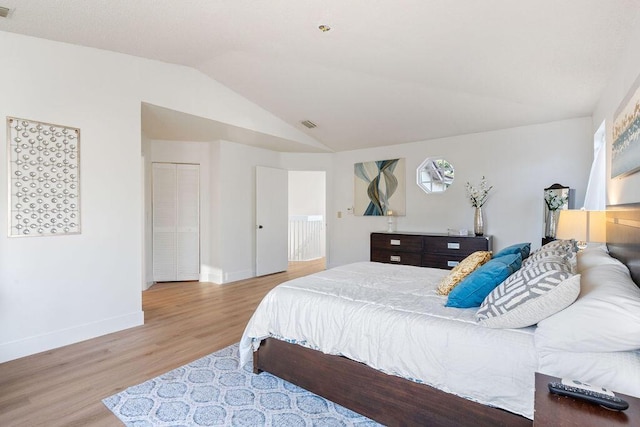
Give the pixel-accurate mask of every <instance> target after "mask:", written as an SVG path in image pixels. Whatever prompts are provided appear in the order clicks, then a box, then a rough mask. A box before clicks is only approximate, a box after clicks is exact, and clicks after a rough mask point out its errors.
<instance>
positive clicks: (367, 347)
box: [240, 262, 537, 419]
mask: <svg viewBox="0 0 640 427" xmlns="http://www.w3.org/2000/svg"><path fill="white" fill-rule="evenodd" d="M446 274H447V271H446V270H439V269H431V268H419V267H410V266H400V265H391V264H380V263H369V262H363V263H356V264H350V265H346V266H342V267H337V268H334V269H331V270H326V271H323V272H321V273H317V274H313V275H311V276H307V277H303V278H299V279H295V280H292V281H290V282H287V283H283V284H281V285H279V286H278V287H276V288H275V289H273V290H272V291H271V292H270V293H269V294H268V295H267V296H265V298H264V300H263V301H262V302H261V303H260V305H259V307H258V308H257V310H256V312H255V313H254V315H253V317H252V318H251V320H250V321H249V324H248V325H247V328H246V330H245V332H244V335H243V337H242V340H241V341H240V356H241V363H242V364H244V363H247V362H248V361H250V360H251V355H252V352H253V351H254V350H255V349H257V346H258V345H259V343H260V340H262V339H263V338H266V337H269V336H273V337H276V338H280V339H284V340H286V341H291V342H296V343H298V344H301V345H304V346H307V347H310V348H313V349H316V350H320V351H322V352H324V353H329V354H338V355H343V356H346V357H348V358H350V359H353V360H356V361H359V362H363V363H366V364H367V365H369V366H371V367H373V368H376V369H378V370H381V371H383V372H386V373H389V374H393V375H397V376H401V377H404V378H408V379H412V380H414V381H418V382H423V383H426V384H429V385H431V386H433V387H436V388H438V389H440V390H443V391H446V392H450V393H453V394H456V395H458V396H462V397H465V398H468V399H471V400H474V401H477V402H480V403H482V404H486V405H491V406H496V407H499V408H503V409H506V410H508V411H511V412H514V413H517V414H521V415H524V416H525V417H527V418H531V419H532V418H533V396H534V372H535V370H536V367H537V357H536V353H535V350H534V342H533V331H534V328H524V329H517V330H516V329H506V330H504V329H503V330H497V329H489V328H484V327H482V326H479V325H478V324H477V323H476V321H475V312H476V310H475V309H457V308H448V307H445V306H444V303H445V302H446V297H442V296H439V295H437V294H436V292H435V289H436V287H437V284H438V282H439V281H440V279H441V278H442V277H443V276H445V275H446Z"/></svg>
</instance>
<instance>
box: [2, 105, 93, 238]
mask: <svg viewBox="0 0 640 427" xmlns="http://www.w3.org/2000/svg"><path fill="white" fill-rule="evenodd" d="M7 151H8V153H7V161H8V163H9V164H8V167H7V171H8V173H9V177H8V180H7V182H8V186H9V188H8V191H7V194H8V198H9V203H8V210H9V221H8V228H9V229H8V235H9V237H32V236H59V235H69V234H80V129H78V128H74V127H71V126H64V125H57V124H52V123H46V122H41V121H37V120H30V119H22V118H18V117H7Z"/></svg>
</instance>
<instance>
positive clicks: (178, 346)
mask: <svg viewBox="0 0 640 427" xmlns="http://www.w3.org/2000/svg"><path fill="white" fill-rule="evenodd" d="M324 265H325V263H324V259H321V260H317V261H309V262H292V263H290V264H289V271H287V272H284V273H278V274H273V275H269V276H263V277H258V278H255V279H249V280H243V281H239V282H235V283H232V284H228V285H224V286H220V285H215V284H211V283H197V282H186V283H161V284H156V285H154V286H152V287H151V289H149V290H148V291H145V292H143V296H142V306H143V310H144V317H145V324H144V325H143V326H139V327H136V328H131V329H128V330H125V331H121V332H116V333H113V334H109V335H106V336H103V337H99V338H94V339H91V340H88V341H84V342H81V343H78V344H73V345H69V346H66V347H62V348H58V349H55V350H51V351H47V352H44V353H40V354H36V355H34V356H29V357H25V358H22V359H18V360H14V361H11V362H7V363H3V364H0V426H30V427H31V426H118V425H122V424H121V423H120V422H119V420H118V419H117V418H116V417H115V416H114V415H113V414H112V413H111V412H110V411H109V410H108V409H107V408H106V407H105V406H104V405H103V404H102V399H104V398H105V397H107V396H110V395H112V394H115V393H117V392H119V391H121V390H123V389H125V388H127V387H129V386H132V385H135V384H139V383H141V382H144V381H146V380H148V379H150V378H153V377H156V376H158V375H160V374H162V373H164V372H167V371H170V370H171V369H174V368H177V367H179V366H182V365H184V364H186V363H189V362H191V361H193V360H195V359H198V358H200V357H203V356H205V355H207V354H209V353H212V352H214V351H216V350H219V349H221V348H224V347H226V346H228V345H231V344H233V343H235V342H238V341H239V340H240V336H241V335H242V332H243V331H244V327H245V325H246V324H247V322H248V320H249V318H250V317H251V314H252V313H253V311H254V310H255V308H256V306H257V305H258V303H259V302H260V300H261V299H262V297H263V296H264V295H265V294H266V293H267V292H268V291H269V290H271V289H272V288H273V287H275V286H276V285H278V284H280V283H282V282H284V281H286V280H289V279H292V278H295V277H300V276H305V275H307V274H310V273H313V272H316V271H320V270H323V269H324Z"/></svg>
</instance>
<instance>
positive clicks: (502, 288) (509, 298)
mask: <svg viewBox="0 0 640 427" xmlns="http://www.w3.org/2000/svg"><path fill="white" fill-rule="evenodd" d="M558 258H559V259H560V260H562V258H560V257H558ZM551 260H552V257H550V258H547V259H543V260H541V261H539V262H537V263H535V264H532V265H529V266H528V267H526V268H523V269H520V270H518V271H517V272H515V273H514V274H512V275H511V276H510V277H509V278H507V279H506V280H505V281H504V282H502V283H501V284H500V285H498V287H496V288H495V289H494V290H493V291H491V293H490V294H489V295H488V296H487V297H486V298H485V299H484V301H483V302H482V305H481V306H480V309H479V310H478V312H477V315H476V317H477V319H478V322H479V323H480V324H481V325H482V326H486V327H489V328H524V327H526V326H531V325H535V324H536V323H538V322H539V321H541V320H542V319H546V318H547V317H549V316H551V315H552V314H555V313H557V312H558V311H560V310H562V309H563V308H565V307H567V306H568V305H569V304H571V303H572V302H574V301H575V300H576V298H577V297H578V294H579V293H580V276H579V275H575V276H574V275H573V274H571V272H570V271H569V268H568V266H567V262H566V261H564V260H562V262H554V261H551Z"/></svg>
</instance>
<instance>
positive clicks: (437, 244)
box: [424, 236, 490, 258]
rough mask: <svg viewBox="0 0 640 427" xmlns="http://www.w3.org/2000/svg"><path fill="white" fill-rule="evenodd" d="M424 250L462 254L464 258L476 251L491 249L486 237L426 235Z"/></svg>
mask: <svg viewBox="0 0 640 427" xmlns="http://www.w3.org/2000/svg"><path fill="white" fill-rule="evenodd" d="M424 250H425V252H428V253H439V254H451V255H453V254H460V256H462V258H464V257H465V256H467V255H469V254H471V253H473V252H475V251H487V250H490V246H489V242H488V240H487V239H486V238H484V237H455V236H424Z"/></svg>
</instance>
